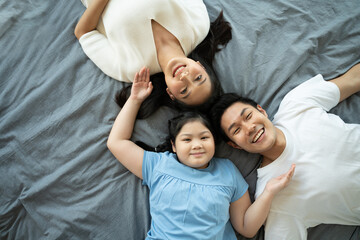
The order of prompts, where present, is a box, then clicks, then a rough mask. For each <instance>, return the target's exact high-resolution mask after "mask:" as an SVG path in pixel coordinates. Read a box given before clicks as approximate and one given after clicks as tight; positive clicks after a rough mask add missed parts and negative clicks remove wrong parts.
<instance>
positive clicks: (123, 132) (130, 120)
mask: <svg viewBox="0 0 360 240" xmlns="http://www.w3.org/2000/svg"><path fill="white" fill-rule="evenodd" d="M149 79H150V72H149V69H147V68H145V67H144V68H142V69H141V70H140V72H139V73H136V75H135V78H134V82H133V85H132V88H131V94H130V97H129V99H128V100H127V101H126V103H125V105H124V106H123V108H122V109H121V111H120V113H119V114H118V116H117V117H116V119H115V122H114V125H113V127H112V129H111V131H110V135H109V138H108V141H107V146H108V148H109V150H110V151H111V152H112V154H113V155H114V156H115V157H116V158H117V159H118V160H119V161H120V162H121V163H122V164H123V165H124V166H125V167H126V168H127V169H129V171H131V172H132V173H134V174H135V175H136V176H138V177H139V178H141V179H142V160H143V156H144V150H143V149H142V148H140V147H139V146H137V145H136V144H135V143H133V142H132V141H130V138H131V135H132V132H133V129H134V124H135V119H136V115H137V113H138V111H139V108H140V106H141V104H142V102H143V101H144V100H145V99H146V98H147V97H148V96H149V95H150V93H151V91H152V84H151V82H150V81H149Z"/></svg>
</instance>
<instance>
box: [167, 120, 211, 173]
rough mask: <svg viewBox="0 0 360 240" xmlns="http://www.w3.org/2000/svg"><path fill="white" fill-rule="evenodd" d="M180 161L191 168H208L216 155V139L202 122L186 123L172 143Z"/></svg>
mask: <svg viewBox="0 0 360 240" xmlns="http://www.w3.org/2000/svg"><path fill="white" fill-rule="evenodd" d="M172 148H173V151H174V152H175V153H176V155H177V157H178V159H179V161H180V162H181V163H183V164H185V165H187V166H189V167H192V168H197V169H202V168H206V167H207V166H208V164H209V161H210V160H211V159H212V157H213V156H214V153H215V142H214V137H213V135H212V133H211V132H210V130H209V129H208V128H207V127H206V126H205V125H204V124H203V123H202V122H200V121H198V120H195V121H193V122H188V123H186V124H185V125H184V126H183V127H182V128H181V130H180V132H179V133H178V135H177V136H176V138H175V143H172Z"/></svg>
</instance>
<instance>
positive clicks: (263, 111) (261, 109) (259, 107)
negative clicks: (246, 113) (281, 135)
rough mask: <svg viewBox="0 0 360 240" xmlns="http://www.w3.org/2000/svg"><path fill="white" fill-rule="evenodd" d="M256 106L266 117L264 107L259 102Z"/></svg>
mask: <svg viewBox="0 0 360 240" xmlns="http://www.w3.org/2000/svg"><path fill="white" fill-rule="evenodd" d="M256 108H257V109H258V110H259V112H261V113H262V114H264V115H265V117H268V115H267V113H266V111H265V109H263V108H262V107H261V106H260V105H259V104H258V105H257V106H256Z"/></svg>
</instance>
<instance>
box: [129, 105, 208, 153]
mask: <svg viewBox="0 0 360 240" xmlns="http://www.w3.org/2000/svg"><path fill="white" fill-rule="evenodd" d="M194 121H199V122H201V123H202V124H204V126H205V127H206V128H208V129H209V130H210V132H211V134H212V135H213V137H214V140H215V131H214V129H213V127H212V125H211V122H210V120H209V119H208V118H207V117H206V116H205V115H203V114H201V113H200V112H196V111H187V112H183V113H181V114H180V115H178V116H176V117H174V118H172V119H170V120H169V121H168V136H167V137H166V140H165V142H163V143H162V144H160V145H158V146H157V147H156V148H152V147H150V146H148V145H147V144H145V143H143V142H140V141H138V142H135V143H136V144H137V145H139V146H140V147H142V148H143V149H144V150H147V151H155V152H166V151H169V152H173V150H172V142H173V143H175V139H176V137H177V135H178V134H179V132H180V130H181V128H182V127H183V126H184V125H185V124H187V123H189V122H194Z"/></svg>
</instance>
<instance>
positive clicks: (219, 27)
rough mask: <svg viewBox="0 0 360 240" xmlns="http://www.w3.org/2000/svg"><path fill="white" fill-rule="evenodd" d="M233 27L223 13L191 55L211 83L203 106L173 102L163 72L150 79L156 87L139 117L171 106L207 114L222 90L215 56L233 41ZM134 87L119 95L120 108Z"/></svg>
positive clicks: (144, 103) (145, 102) (141, 108)
mask: <svg viewBox="0 0 360 240" xmlns="http://www.w3.org/2000/svg"><path fill="white" fill-rule="evenodd" d="M231 38H232V35H231V26H230V24H229V23H228V22H227V21H225V19H224V16H223V12H222V11H221V12H220V14H219V16H218V17H217V18H216V19H215V21H213V22H212V23H211V24H210V29H209V33H208V34H207V36H206V38H205V39H204V40H203V41H202V42H201V43H200V44H199V45H198V46H197V47H196V48H195V49H194V50H193V51H192V52H191V53H190V55H189V57H190V58H192V59H194V60H195V61H199V62H200V63H201V64H202V65H203V66H204V67H205V69H206V72H207V73H208V75H209V77H210V79H211V81H212V89H211V92H212V94H211V97H210V98H209V99H208V100H207V101H206V102H205V103H203V104H201V105H197V106H188V105H185V104H184V103H181V102H180V101H177V100H174V101H173V100H171V98H170V97H169V95H168V94H167V92H166V88H167V86H166V83H165V75H164V73H163V72H160V73H156V74H153V75H151V76H150V81H151V82H152V84H153V86H154V87H153V91H152V92H151V94H150V96H149V97H148V98H147V99H145V101H144V102H143V103H142V105H141V107H140V109H139V112H138V115H137V118H138V119H144V118H147V117H149V116H150V115H151V114H152V113H154V112H155V111H156V110H157V109H158V108H159V107H161V106H168V107H171V108H175V109H177V110H192V109H195V108H196V109H199V110H200V111H202V112H207V111H209V109H210V108H211V106H212V105H213V104H214V102H215V100H216V99H217V98H218V97H219V96H220V95H221V93H222V92H223V91H222V88H221V84H220V81H219V80H218V78H217V76H216V74H215V72H214V70H213V65H212V64H213V61H214V57H215V54H216V53H217V52H218V51H220V50H221V49H222V48H223V47H225V46H226V44H227V43H228V42H229V41H230V40H231ZM130 92H131V85H129V86H127V87H125V88H123V89H122V90H120V92H119V93H117V94H116V102H117V104H118V105H119V106H120V107H123V106H124V104H125V102H126V100H127V99H128V97H129V96H130Z"/></svg>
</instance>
